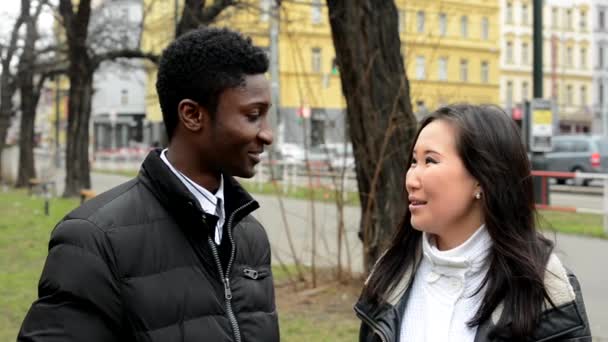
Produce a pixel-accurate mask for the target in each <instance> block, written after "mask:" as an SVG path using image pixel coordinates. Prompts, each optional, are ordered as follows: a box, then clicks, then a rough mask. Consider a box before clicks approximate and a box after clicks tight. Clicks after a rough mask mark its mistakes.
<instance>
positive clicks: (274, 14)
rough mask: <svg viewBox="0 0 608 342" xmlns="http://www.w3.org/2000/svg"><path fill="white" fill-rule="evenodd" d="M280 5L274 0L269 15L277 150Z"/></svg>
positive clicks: (279, 136) (280, 130)
mask: <svg viewBox="0 0 608 342" xmlns="http://www.w3.org/2000/svg"><path fill="white" fill-rule="evenodd" d="M280 14H281V11H280V7H279V1H278V0H274V1H272V4H271V15H270V49H269V50H270V51H269V52H270V82H271V91H272V107H271V108H270V111H271V113H270V114H271V115H270V118H271V123H272V130H273V132H274V134H275V136H276V138H277V139H276V141H275V143H274V150H275V151H278V150H279V148H280V146H281V145H282V144H283V122H282V121H283V120H281V114H280V109H279V107H280V106H281V93H280V90H281V88H280V73H279V24H280Z"/></svg>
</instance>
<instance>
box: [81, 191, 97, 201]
mask: <svg viewBox="0 0 608 342" xmlns="http://www.w3.org/2000/svg"><path fill="white" fill-rule="evenodd" d="M95 195H96V194H95V191H93V190H91V189H81V190H80V203H84V201H88V200H90V199H91V198H93V197H95Z"/></svg>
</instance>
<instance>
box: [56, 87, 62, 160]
mask: <svg viewBox="0 0 608 342" xmlns="http://www.w3.org/2000/svg"><path fill="white" fill-rule="evenodd" d="M59 91H60V90H59V75H57V76H55V167H56V168H59V167H61V151H60V146H59V128H60V126H61V125H60V120H61V115H60V113H59V108H60V105H59V101H61V95H60V94H59Z"/></svg>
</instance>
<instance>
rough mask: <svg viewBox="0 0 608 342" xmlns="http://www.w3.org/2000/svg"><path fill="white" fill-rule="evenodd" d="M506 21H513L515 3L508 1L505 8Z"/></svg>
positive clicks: (509, 22)
mask: <svg viewBox="0 0 608 342" xmlns="http://www.w3.org/2000/svg"><path fill="white" fill-rule="evenodd" d="M505 22H506V23H507V24H512V23H513V4H512V3H510V2H507V8H506V9H505Z"/></svg>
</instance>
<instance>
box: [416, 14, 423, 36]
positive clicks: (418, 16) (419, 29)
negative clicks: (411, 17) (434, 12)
mask: <svg viewBox="0 0 608 342" xmlns="http://www.w3.org/2000/svg"><path fill="white" fill-rule="evenodd" d="M416 32H418V33H424V11H418V13H416Z"/></svg>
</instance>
